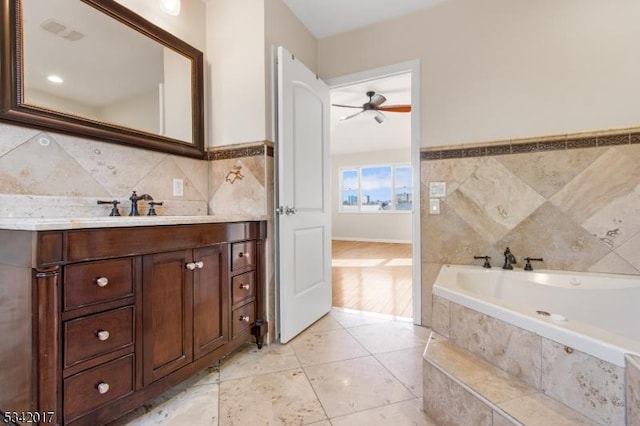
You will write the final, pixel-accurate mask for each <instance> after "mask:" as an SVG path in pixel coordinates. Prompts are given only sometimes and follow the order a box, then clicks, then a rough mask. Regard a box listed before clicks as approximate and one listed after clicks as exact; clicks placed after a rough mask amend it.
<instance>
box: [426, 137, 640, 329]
mask: <svg viewBox="0 0 640 426" xmlns="http://www.w3.org/2000/svg"><path fill="white" fill-rule="evenodd" d="M638 136H639V133H638V132H637V131H635V132H634V131H633V130H632V131H627V132H626V133H625V132H620V131H612V132H611V134H609V133H607V132H598V133H597V134H596V135H595V136H593V137H584V135H577V136H575V137H567V136H562V137H558V141H554V140H553V138H541V140H540V142H537V141H535V140H529V141H527V143H526V144H521V145H511V144H510V143H509V142H504V141H502V142H497V143H496V144H491V145H488V146H487V147H474V148H473V149H468V150H466V151H465V150H464V149H454V150H449V151H447V150H442V151H429V150H427V151H424V152H423V153H422V154H423V155H422V162H421V196H422V200H423V203H422V204H423V205H422V207H421V215H422V221H421V230H422V257H423V259H422V260H423V269H424V265H429V267H430V268H431V269H433V267H434V266H433V265H442V264H445V263H457V264H472V263H473V262H474V259H473V256H474V255H489V256H491V257H492V263H493V265H494V266H498V265H500V264H501V263H502V260H503V259H502V252H503V251H504V248H505V247H507V246H509V247H510V248H511V249H512V251H513V252H514V253H515V254H516V255H517V257H518V261H519V262H521V261H522V258H523V257H525V256H530V257H543V258H544V262H543V263H542V264H540V265H538V267H539V268H543V269H564V270H575V271H591V272H609V273H623V274H636V275H638V274H640V137H638ZM596 140H597V141H598V142H597V143H596ZM587 142H588V143H587ZM584 146H588V148H584ZM496 147H497V148H496ZM494 148H495V149H494ZM498 148H500V149H498ZM492 153H496V154H493V155H492ZM452 157H453V158H452ZM434 181H435V182H438V181H444V182H446V183H447V195H446V197H444V198H443V199H442V202H441V207H440V211H441V214H440V215H431V214H429V210H428V200H429V191H428V184H429V182H434ZM433 275H434V274H430V276H433ZM423 276H424V271H423ZM432 285H433V279H429V280H423V294H424V293H427V294H430V293H431V287H432ZM423 322H424V323H425V324H430V323H431V322H430V318H425V317H424V315H423Z"/></svg>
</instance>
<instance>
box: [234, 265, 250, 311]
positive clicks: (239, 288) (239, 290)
mask: <svg viewBox="0 0 640 426" xmlns="http://www.w3.org/2000/svg"><path fill="white" fill-rule="evenodd" d="M231 295H232V297H233V304H234V305H235V304H236V303H239V302H242V301H243V300H245V299H249V298H252V297H255V295H256V273H255V272H253V271H251V272H246V273H244V274H241V275H236V276H235V277H233V278H231Z"/></svg>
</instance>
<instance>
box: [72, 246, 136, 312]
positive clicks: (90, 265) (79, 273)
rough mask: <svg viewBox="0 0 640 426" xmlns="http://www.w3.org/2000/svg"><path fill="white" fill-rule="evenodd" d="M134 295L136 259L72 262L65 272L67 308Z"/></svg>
mask: <svg viewBox="0 0 640 426" xmlns="http://www.w3.org/2000/svg"><path fill="white" fill-rule="evenodd" d="M131 295H133V259H132V258H122V259H112V260H103V261H97V262H87V263H78V264H74V265H68V266H67V267H66V268H65V272H64V301H63V303H64V309H65V310H70V309H74V308H79V307H81V306H86V305H93V304H96V303H102V302H107V301H109V300H114V299H119V298H122V297H127V296H131Z"/></svg>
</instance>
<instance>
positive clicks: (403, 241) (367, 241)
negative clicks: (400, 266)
mask: <svg viewBox="0 0 640 426" xmlns="http://www.w3.org/2000/svg"><path fill="white" fill-rule="evenodd" d="M331 239H332V240H335V241H361V242H363V243H393V244H413V241H406V240H389V239H380V238H349V237H331Z"/></svg>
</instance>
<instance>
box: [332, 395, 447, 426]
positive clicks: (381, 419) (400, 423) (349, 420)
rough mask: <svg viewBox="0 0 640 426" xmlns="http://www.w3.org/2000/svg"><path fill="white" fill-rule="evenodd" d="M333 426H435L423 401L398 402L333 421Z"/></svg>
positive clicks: (333, 419) (417, 399) (418, 399)
mask: <svg viewBox="0 0 640 426" xmlns="http://www.w3.org/2000/svg"><path fill="white" fill-rule="evenodd" d="M331 424H332V425H333V426H372V425H393V426H405V425H406V426H435V423H434V422H433V420H431V419H430V418H429V416H427V414H426V413H425V412H424V410H423V409H422V399H420V398H415V399H412V400H410V401H403V402H398V403H396V404H391V405H386V406H384V407H380V408H373V409H371V410H365V411H360V412H359V413H354V414H349V415H346V416H341V417H335V418H332V419H331Z"/></svg>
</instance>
